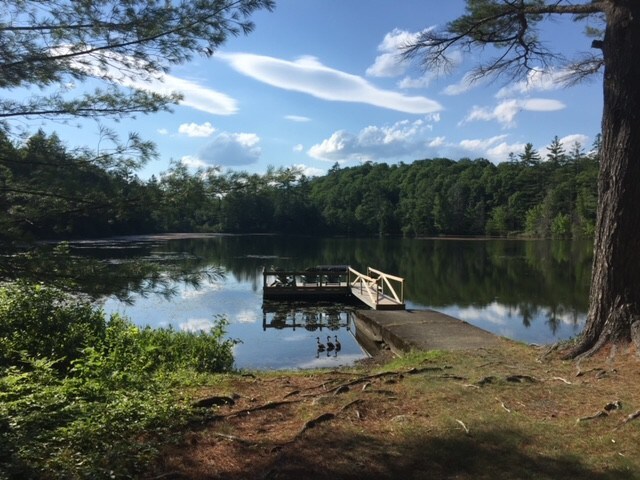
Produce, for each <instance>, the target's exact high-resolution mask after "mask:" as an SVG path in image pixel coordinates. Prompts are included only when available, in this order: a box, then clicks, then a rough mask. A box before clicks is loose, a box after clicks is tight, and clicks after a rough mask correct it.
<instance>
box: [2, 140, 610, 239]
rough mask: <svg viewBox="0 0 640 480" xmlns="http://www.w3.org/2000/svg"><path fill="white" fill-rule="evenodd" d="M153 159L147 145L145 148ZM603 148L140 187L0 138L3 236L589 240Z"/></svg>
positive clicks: (217, 175)
mask: <svg viewBox="0 0 640 480" xmlns="http://www.w3.org/2000/svg"><path fill="white" fill-rule="evenodd" d="M137 147H138V150H139V151H144V148H145V146H144V145H138V146H137ZM598 147H599V145H598V142H596V144H595V145H594V148H593V149H592V150H591V152H589V153H586V152H585V149H584V148H583V147H582V146H581V145H580V144H577V143H576V144H574V146H573V147H572V149H571V150H570V151H568V152H567V151H565V149H564V148H563V147H562V145H561V144H560V142H559V141H558V138H557V137H556V138H554V139H553V141H552V142H551V144H550V145H549V146H548V147H547V151H546V152H543V153H540V152H538V151H536V150H535V149H534V148H533V146H532V145H531V144H527V146H526V148H525V150H524V152H523V153H521V154H520V155H517V156H516V155H510V158H509V159H508V160H507V161H505V162H502V163H499V164H497V165H496V164H493V163H491V162H490V161H488V160H486V159H482V158H479V159H474V160H471V159H468V158H464V159H460V160H457V161H454V160H451V159H446V158H436V159H424V160H416V161H414V162H412V163H409V164H405V163H400V164H393V165H388V164H385V163H364V164H361V165H358V166H353V167H341V166H340V165H339V164H337V163H336V164H335V165H334V166H333V167H332V168H331V169H330V170H329V171H328V173H327V174H326V175H324V176H320V177H311V178H310V177H306V176H305V175H304V174H303V173H302V171H300V170H298V169H296V168H279V169H274V168H269V169H268V171H267V172H266V173H264V174H262V175H259V174H250V173H246V172H235V171H231V172H226V173H221V172H220V171H219V170H218V169H217V168H213V167H212V168H209V169H200V170H197V171H195V172H192V171H189V170H188V169H187V167H186V166H185V165H183V164H180V163H172V165H171V167H170V168H169V170H167V171H166V172H163V173H161V174H160V175H159V176H158V177H155V176H152V177H151V178H150V179H149V180H147V181H144V180H141V179H140V178H139V177H138V176H137V175H136V170H137V169H138V168H139V167H140V165H141V162H140V161H137V160H135V158H134V157H131V158H128V157H127V156H126V154H125V155H123V154H119V155H118V156H117V160H116V156H113V157H108V156H102V157H95V156H92V155H93V154H91V153H88V152H83V151H72V150H70V149H68V148H67V147H66V146H65V145H64V144H63V143H62V142H61V141H60V140H59V138H58V137H57V136H56V135H55V134H52V135H47V134H45V133H44V132H42V131H40V132H37V133H35V134H33V135H32V136H31V137H30V138H29V139H28V140H26V141H25V142H23V143H21V144H16V143H15V142H12V141H11V140H10V139H9V138H8V137H7V136H6V135H4V134H2V136H1V137H0V181H1V182H2V183H1V184H0V195H1V196H0V198H1V201H2V203H3V204H4V208H3V209H2V212H3V213H2V214H1V215H2V216H1V218H0V235H1V236H2V237H3V240H4V241H5V242H11V241H15V240H25V239H28V240H33V239H70V238H90V237H104V236H110V235H128V234H142V233H160V232H227V233H285V234H286V233H303V234H313V235H350V236H371V235H400V234H402V235H405V236H422V235H492V236H507V235H511V234H521V235H526V236H532V237H542V238H579V237H584V236H591V235H592V234H593V231H594V225H595V212H596V205H597V175H598V163H599V156H598V153H597V152H598V151H599V148H598Z"/></svg>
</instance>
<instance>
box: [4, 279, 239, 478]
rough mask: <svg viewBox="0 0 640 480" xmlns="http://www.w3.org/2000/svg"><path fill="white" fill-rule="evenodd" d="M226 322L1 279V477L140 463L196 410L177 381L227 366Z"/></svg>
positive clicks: (79, 473)
mask: <svg viewBox="0 0 640 480" xmlns="http://www.w3.org/2000/svg"><path fill="white" fill-rule="evenodd" d="M65 321H66V322H67V323H65ZM225 326H226V322H225V321H224V320H221V319H219V320H218V321H217V322H216V325H215V326H214V328H212V330H211V331H210V332H208V333H190V332H180V331H176V330H173V329H158V330H153V329H151V328H140V327H137V326H135V325H134V324H132V323H131V322H130V321H129V320H127V319H125V318H123V317H120V316H118V315H114V316H112V317H111V318H110V319H109V320H107V319H106V318H105V315H104V312H102V311H100V310H96V309H93V308H91V305H90V304H89V303H87V302H84V301H82V300H79V299H76V298H73V297H71V296H69V295H67V294H64V293H63V292H61V291H59V290H56V289H52V288H48V287H45V286H42V285H27V284H21V285H7V286H4V287H1V288H0V342H1V343H2V345H1V350H0V480H5V479H24V478H27V479H28V478H38V479H68V478H78V479H80V478H92V479H93V478H97V479H100V478H110V479H111V478H123V477H126V478H129V477H131V476H135V475H136V474H137V473H140V472H143V471H144V469H145V466H146V465H147V464H148V462H149V461H150V459H152V458H154V456H155V455H156V454H157V452H158V447H159V445H161V444H162V443H163V442H166V441H168V439H171V437H172V435H170V433H171V432H172V431H175V429H176V428H177V427H178V426H180V425H182V424H183V423H184V422H185V421H186V420H187V419H188V418H189V416H190V415H191V414H192V413H193V412H192V411H191V408H190V407H189V405H188V404H187V403H186V402H185V400H184V399H179V398H178V392H179V388H180V387H181V386H184V385H187V384H189V383H191V382H192V381H193V378H194V377H197V376H198V375H199V374H201V373H213V372H224V371H228V370H230V369H231V368H232V366H233V356H232V348H233V345H234V343H235V342H234V341H232V340H225V339H224V338H223V337H224V334H225Z"/></svg>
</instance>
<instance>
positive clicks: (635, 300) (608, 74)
mask: <svg viewBox="0 0 640 480" xmlns="http://www.w3.org/2000/svg"><path fill="white" fill-rule="evenodd" d="M609 5H610V8H611V9H610V10H609V11H607V28H606V33H605V38H604V44H603V52H604V61H605V71H604V110H603V116H602V139H603V141H602V156H601V160H600V161H601V164H600V175H599V179H598V194H599V203H598V216H597V224H596V236H595V245H594V260H593V271H592V274H591V293H590V304H589V313H588V316H587V324H586V326H585V330H584V332H583V335H582V337H581V339H580V342H579V343H578V345H577V346H576V347H575V348H574V349H573V350H572V351H571V352H569V355H568V356H571V357H575V356H578V355H589V354H591V353H594V352H596V351H598V350H599V349H600V348H601V347H602V346H604V345H605V344H608V343H617V342H629V341H632V340H633V341H635V342H636V344H637V345H638V340H639V337H638V332H640V88H639V87H638V85H640V2H638V1H637V0H612V1H611V2H610V3H609ZM638 346H640V345H638Z"/></svg>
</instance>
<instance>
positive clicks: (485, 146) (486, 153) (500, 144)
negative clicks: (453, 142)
mask: <svg viewBox="0 0 640 480" xmlns="http://www.w3.org/2000/svg"><path fill="white" fill-rule="evenodd" d="M506 139H507V135H496V136H494V137H489V138H484V139H472V140H462V141H460V143H459V144H458V146H459V147H460V148H461V149H463V150H464V151H466V152H471V153H472V155H471V156H474V157H484V158H487V159H488V160H490V161H492V162H493V163H501V162H504V161H506V160H507V159H508V156H509V153H511V152H513V153H516V154H517V153H520V152H522V151H523V150H524V144H523V143H511V144H509V143H507V142H506V141H505V140H506Z"/></svg>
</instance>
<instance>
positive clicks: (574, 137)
mask: <svg viewBox="0 0 640 480" xmlns="http://www.w3.org/2000/svg"><path fill="white" fill-rule="evenodd" d="M589 140H590V139H589V137H588V136H587V135H583V134H581V133H574V134H571V135H567V136H566V137H562V138H561V139H560V140H559V141H560V144H561V145H562V147H563V148H564V150H565V152H567V153H568V152H570V151H571V149H572V148H573V147H574V145H575V143H576V142H578V143H579V144H580V145H582V147H584V148H585V149H587V148H589V147H590V145H589Z"/></svg>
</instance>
